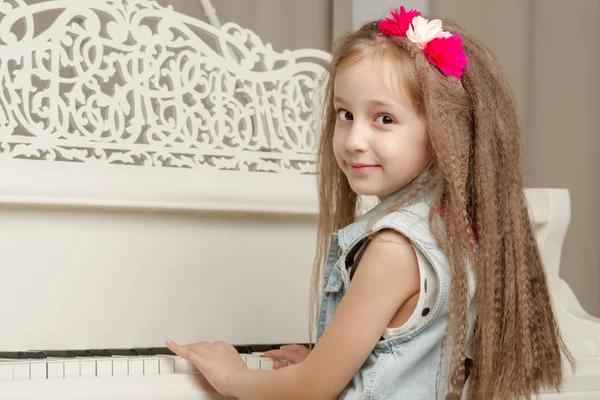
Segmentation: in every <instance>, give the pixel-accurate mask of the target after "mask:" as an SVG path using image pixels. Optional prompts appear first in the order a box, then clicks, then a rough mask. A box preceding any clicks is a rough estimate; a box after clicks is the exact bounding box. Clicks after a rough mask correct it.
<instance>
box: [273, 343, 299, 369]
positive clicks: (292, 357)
mask: <svg viewBox="0 0 600 400" xmlns="http://www.w3.org/2000/svg"><path fill="white" fill-rule="evenodd" d="M309 353H310V350H309V349H307V348H306V347H304V346H301V345H298V344H288V345H285V346H281V347H280V348H279V349H277V350H269V351H265V353H264V356H265V357H267V358H272V359H273V360H275V362H274V363H273V368H274V369H279V368H283V367H285V366H286V364H284V363H282V362H281V360H283V361H287V362H288V363H291V364H299V363H301V362H302V361H304V359H305V358H306V357H307V356H308V354H309Z"/></svg>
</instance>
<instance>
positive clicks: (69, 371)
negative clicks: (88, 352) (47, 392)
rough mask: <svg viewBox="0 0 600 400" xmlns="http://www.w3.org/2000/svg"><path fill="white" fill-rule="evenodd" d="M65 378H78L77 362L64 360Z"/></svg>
mask: <svg viewBox="0 0 600 400" xmlns="http://www.w3.org/2000/svg"><path fill="white" fill-rule="evenodd" d="M64 368H65V378H79V374H80V372H79V360H73V359H71V360H65V363H64Z"/></svg>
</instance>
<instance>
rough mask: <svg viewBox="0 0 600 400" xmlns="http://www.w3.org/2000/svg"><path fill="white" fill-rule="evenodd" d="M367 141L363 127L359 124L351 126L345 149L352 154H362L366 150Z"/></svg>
mask: <svg viewBox="0 0 600 400" xmlns="http://www.w3.org/2000/svg"><path fill="white" fill-rule="evenodd" d="M368 145H369V143H368V140H367V136H366V134H365V129H364V127H363V128H361V127H360V126H359V124H353V125H352V128H350V131H349V132H348V136H347V137H346V149H347V150H348V151H349V152H352V153H363V152H365V151H367V149H368V147H369V146H368Z"/></svg>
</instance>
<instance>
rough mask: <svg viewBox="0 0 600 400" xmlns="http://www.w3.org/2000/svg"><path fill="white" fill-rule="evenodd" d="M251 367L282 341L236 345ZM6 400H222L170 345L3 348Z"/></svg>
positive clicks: (0, 386) (261, 365) (262, 365)
mask: <svg viewBox="0 0 600 400" xmlns="http://www.w3.org/2000/svg"><path fill="white" fill-rule="evenodd" d="M235 347H236V349H237V350H238V352H239V353H240V357H242V359H243V360H244V361H245V363H246V365H247V366H248V368H249V369H262V370H270V369H273V360H272V359H270V358H266V357H263V353H264V352H265V351H267V350H271V349H277V348H279V347H280V345H243V346H235ZM0 399H11V400H25V399H27V400H35V399H40V400H42V399H43V400H75V399H77V400H92V399H93V400H100V399H103V400H106V399H119V400H142V399H144V400H217V399H224V397H222V396H219V395H217V394H215V393H213V392H212V391H210V390H208V388H207V386H206V381H205V380H204V379H203V377H202V375H201V374H199V373H198V370H197V369H196V368H195V367H194V366H193V365H192V364H191V363H189V362H188V361H187V360H185V359H183V358H181V357H179V356H177V355H175V354H173V353H172V352H171V351H170V350H169V349H167V348H150V349H127V350H108V349H107V350H81V351H77V350H75V351H72V350H69V351H27V352H0Z"/></svg>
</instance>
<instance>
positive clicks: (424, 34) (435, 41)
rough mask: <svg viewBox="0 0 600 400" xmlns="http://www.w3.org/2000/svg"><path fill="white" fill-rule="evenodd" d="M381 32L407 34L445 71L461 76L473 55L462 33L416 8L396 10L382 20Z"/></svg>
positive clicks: (388, 34)
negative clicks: (467, 51) (469, 55)
mask: <svg viewBox="0 0 600 400" xmlns="http://www.w3.org/2000/svg"><path fill="white" fill-rule="evenodd" d="M378 28H379V32H380V33H381V34H383V35H386V36H390V37H396V36H399V37H405V38H407V39H408V40H410V41H411V42H413V43H415V44H416V45H417V46H418V47H419V48H420V49H421V50H423V52H424V53H425V55H426V56H427V59H428V60H429V62H430V63H432V64H433V65H435V66H436V67H438V68H439V69H440V71H442V72H443V73H444V74H445V75H453V76H455V77H457V78H458V79H460V78H461V76H462V74H463V71H464V69H465V67H466V66H467V64H468V63H469V59H468V58H467V56H466V55H465V51H464V49H463V47H462V37H460V36H456V35H453V34H451V33H450V32H446V31H444V30H443V29H442V21H441V20H439V19H434V20H431V21H429V20H427V19H425V18H423V17H421V15H420V13H419V12H418V11H416V10H410V11H408V12H407V11H406V10H405V9H404V7H400V10H399V12H397V11H392V18H386V19H383V20H381V21H379V24H378Z"/></svg>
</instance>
